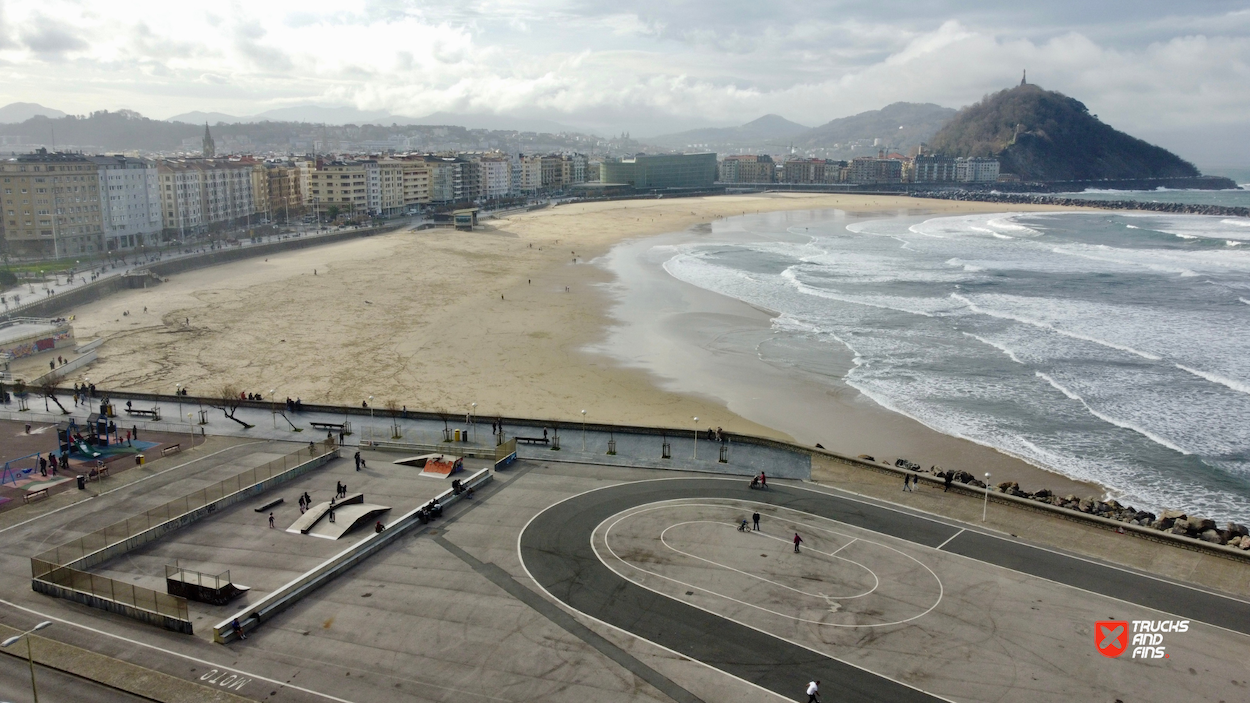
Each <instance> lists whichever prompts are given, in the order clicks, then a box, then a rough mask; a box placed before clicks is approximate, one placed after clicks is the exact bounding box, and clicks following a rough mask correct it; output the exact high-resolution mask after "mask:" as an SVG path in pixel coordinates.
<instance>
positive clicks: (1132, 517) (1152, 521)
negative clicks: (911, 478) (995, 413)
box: [860, 456, 1250, 551]
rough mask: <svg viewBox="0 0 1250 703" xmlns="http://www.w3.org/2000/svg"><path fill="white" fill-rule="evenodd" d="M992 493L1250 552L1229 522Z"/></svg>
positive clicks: (962, 478) (911, 467)
mask: <svg viewBox="0 0 1250 703" xmlns="http://www.w3.org/2000/svg"><path fill="white" fill-rule="evenodd" d="M860 458H861V459H864V460H865V461H872V460H873V459H872V457H868V456H861V457H860ZM894 466H895V467H897V468H900V469H905V470H907V471H915V472H917V473H922V474H928V475H930V476H933V477H934V478H936V479H937V480H939V481H942V482H943V483H945V482H946V481H947V477H948V476H949V477H950V482H951V483H960V484H963V485H969V486H975V487H977V488H985V487H986V485H985V483H984V482H983V481H981V480H979V479H977V477H975V476H973V475H972V474H970V473H968V472H967V471H959V470H954V469H943V468H942V467H940V466H932V467H929V469H927V470H926V469H924V468H922V467H921V466H920V465H919V464H916V463H914V462H911V461H908V460H907V459H898V460H896V461H895V462H894ZM989 490H990V491H991V492H994V493H1005V494H1007V495H1011V496H1015V497H1017V498H1023V499H1025V500H1034V501H1037V502H1039V503H1046V504H1047V505H1052V506H1054V507H1056V508H1062V509H1064V510H1072V511H1074V512H1079V513H1085V514H1086V515H1094V516H1097V517H1101V518H1106V519H1108V520H1115V521H1116V522H1123V523H1128V524H1132V525H1138V526H1140V527H1148V528H1151V529H1154V530H1159V531H1160V532H1169V533H1171V534H1174V535H1179V536H1183V537H1189V538H1191V539H1196V540H1202V541H1204V542H1210V543H1211V544H1220V545H1227V546H1229V547H1235V548H1237V549H1244V550H1248V551H1250V528H1247V527H1246V526H1245V525H1239V524H1237V523H1235V522H1228V523H1226V524H1225V525H1224V527H1223V529H1220V527H1219V526H1218V524H1217V523H1216V522H1215V520H1212V519H1211V518H1205V517H1199V516H1197V515H1190V514H1188V513H1186V512H1184V511H1181V510H1164V511H1163V512H1161V513H1160V514H1158V515H1156V514H1155V513H1152V512H1150V511H1148V510H1138V509H1137V508H1134V507H1133V506H1131V505H1122V504H1120V502H1119V501H1116V500H1114V499H1111V500H1096V499H1094V498H1078V497H1076V496H1075V495H1066V496H1059V495H1057V494H1055V493H1054V492H1053V491H1051V490H1050V489H1047V488H1043V489H1040V490H1037V491H1033V492H1029V491H1026V490H1023V489H1022V488H1020V484H1018V483H1016V482H1015V481H1004V482H1002V483H999V484H998V485H996V486H990V487H989Z"/></svg>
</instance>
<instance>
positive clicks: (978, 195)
mask: <svg viewBox="0 0 1250 703" xmlns="http://www.w3.org/2000/svg"><path fill="white" fill-rule="evenodd" d="M910 195H911V196H912V197H913V198H937V199H939V200H964V201H971V202H978V203H1006V204H1009V205H1060V206H1064V207H1092V208H1101V209H1103V210H1148V211H1150V212H1167V213H1175V214H1182V215H1216V216H1218V217H1250V208H1247V207H1230V206H1226V205H1199V204H1195V203H1160V202H1150V201H1143V200H1094V199H1092V198H1090V199H1086V198H1064V197H1060V196H1056V195H1043V194H1040V193H999V192H995V191H973V190H932V191H912V192H911V193H910Z"/></svg>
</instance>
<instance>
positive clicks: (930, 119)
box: [643, 103, 955, 158]
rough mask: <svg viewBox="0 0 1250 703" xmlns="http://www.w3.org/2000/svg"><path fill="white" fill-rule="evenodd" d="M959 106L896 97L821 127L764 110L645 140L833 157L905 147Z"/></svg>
mask: <svg viewBox="0 0 1250 703" xmlns="http://www.w3.org/2000/svg"><path fill="white" fill-rule="evenodd" d="M954 116H955V110H952V109H951V108H949V107H942V106H941V105H934V104H932V103H894V104H892V105H887V106H886V107H883V108H881V109H880V110H869V111H868V112H861V113H859V114H857V115H852V116H850V117H840V118H838V119H836V120H832V121H830V122H827V123H825V124H823V125H821V126H819V127H814V128H813V127H805V126H803V125H801V124H798V123H797V122H791V121H790V120H787V119H786V118H784V117H781V116H780V115H765V116H763V117H761V118H759V119H757V120H754V121H751V122H748V123H746V124H744V125H741V126H739V127H720V128H708V129H694V130H689V131H686V132H677V133H675V134H665V135H661V136H658V137H649V138H647V139H644V140H643V141H644V142H646V143H648V144H655V145H656V146H661V147H667V148H676V149H680V148H690V147H696V148H706V149H711V150H722V151H726V152H733V151H752V152H764V153H772V154H779V153H785V152H786V151H788V150H789V148H790V147H791V146H793V147H794V148H795V150H796V151H802V152H813V151H816V152H819V153H820V155H822V156H827V157H832V158H849V157H850V156H859V155H864V154H872V153H876V151H877V149H879V148H886V149H891V150H897V151H903V152H906V151H908V150H910V149H911V148H912V147H914V146H916V145H918V144H921V143H924V142H926V141H928V140H929V139H930V138H931V137H932V136H933V135H934V134H936V133H937V131H938V130H939V129H941V128H942V125H944V124H946V123H947V122H948V121H950V119H951V118H952V117H954Z"/></svg>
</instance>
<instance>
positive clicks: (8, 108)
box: [0, 103, 65, 124]
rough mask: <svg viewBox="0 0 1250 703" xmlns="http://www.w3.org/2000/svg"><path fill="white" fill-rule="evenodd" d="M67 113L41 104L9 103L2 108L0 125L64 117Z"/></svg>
mask: <svg viewBox="0 0 1250 703" xmlns="http://www.w3.org/2000/svg"><path fill="white" fill-rule="evenodd" d="M64 116H65V113H64V112H61V111H60V110H53V109H52V108H50V107H44V106H43V105H40V104H39V103H9V104H8V105H5V106H4V107H0V124H15V123H17V122H25V121H26V120H29V119H30V118H32V117H64Z"/></svg>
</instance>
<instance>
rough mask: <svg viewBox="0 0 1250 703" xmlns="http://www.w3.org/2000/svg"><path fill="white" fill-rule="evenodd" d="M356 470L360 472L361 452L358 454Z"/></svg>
mask: <svg viewBox="0 0 1250 703" xmlns="http://www.w3.org/2000/svg"><path fill="white" fill-rule="evenodd" d="M356 470H357V471H360V452H356Z"/></svg>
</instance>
